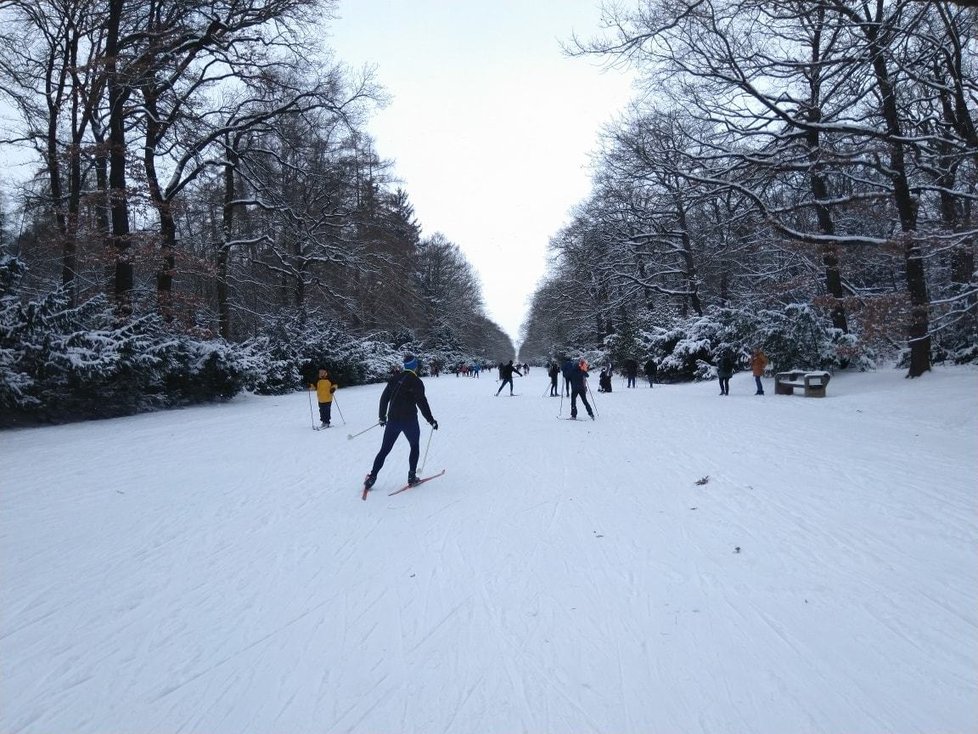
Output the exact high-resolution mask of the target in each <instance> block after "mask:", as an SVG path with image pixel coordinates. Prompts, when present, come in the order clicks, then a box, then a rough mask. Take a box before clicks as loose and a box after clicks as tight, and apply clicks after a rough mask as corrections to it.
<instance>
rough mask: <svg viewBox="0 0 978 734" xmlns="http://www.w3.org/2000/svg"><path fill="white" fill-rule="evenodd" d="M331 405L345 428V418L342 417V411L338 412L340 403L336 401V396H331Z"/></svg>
mask: <svg viewBox="0 0 978 734" xmlns="http://www.w3.org/2000/svg"><path fill="white" fill-rule="evenodd" d="M333 405H335V406H336V411H337V412H338V413H339V414H340V420H341V421H343V425H344V426H345V425H346V418H344V417H343V411H342V410H340V403H339V401H338V400H337V399H336V396H335V395H334V396H333Z"/></svg>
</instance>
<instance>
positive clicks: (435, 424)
mask: <svg viewBox="0 0 978 734" xmlns="http://www.w3.org/2000/svg"><path fill="white" fill-rule="evenodd" d="M431 427H432V428H433V429H435V430H436V431H437V430H438V421H431Z"/></svg>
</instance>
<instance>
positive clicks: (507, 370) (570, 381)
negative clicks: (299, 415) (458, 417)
mask: <svg viewBox="0 0 978 734" xmlns="http://www.w3.org/2000/svg"><path fill="white" fill-rule="evenodd" d="M767 365H768V359H767V355H765V354H764V351H763V350H762V349H761V348H760V347H756V348H755V349H754V351H753V353H752V355H751V359H750V366H751V372H752V374H753V376H754V380H755V383H756V385H757V392H755V393H754V394H755V395H763V394H764V386H763V384H762V382H761V376H762V375H763V374H764V369H765V368H766V367H767ZM588 367H589V365H588V363H587V361H586V360H585V359H584V358H583V357H582V358H580V359H577V360H575V359H573V358H571V357H567V358H566V359H565V360H564V362H563V364H562V365H561V366H560V367H559V368H558V367H557V362H556V361H553V362H551V363H550V364H549V365H548V367H547V375H548V376H549V378H550V395H551V396H552V397H557V379H558V377H559V376H560V375H563V377H564V386H565V390H566V391H567V394H569V396H570V399H571V418H572V419H576V418H577V401H578V399H580V401H581V404H582V405H583V406H584V409H585V410H586V411H587V414H588V416H590V418H591V420H594V417H595V416H594V409H593V408H592V407H591V404H590V403H589V402H588V399H587V378H588V376H589V373H588ZM716 369H717V378H718V379H719V382H720V394H721V395H729V394H730V378H731V376H732V375H733V371H734V361H733V356H732V355H731V353H730V352H729V351H724V352H722V353H721V354H720V355H719V357H718V359H717V363H716ZM656 371H657V368H656V364H655V362H654V361H653V360H652V359H649V360H648V361H647V362H646V363H645V366H644V372H645V375H646V377H647V378H648V381H649V387H652V385H653V383H654V380H655V375H656ZM514 374H517V375H520V376H521V377H522V376H523V372H522V371H521V370H520V368H519V366H518V365H514V364H513V360H509V362H508V363H507V364H505V365H504V364H502V363H500V366H499V377H500V384H499V389H498V390H496V395H497V396H498V395H499V393H501V392H502V390H503V388H504V387H506V385H507V384H508V385H509V394H510V395H513V394H514V393H513V375H514ZM637 375H638V362H637V361H636V360H634V359H628V360H626V362H625V376H626V378H627V386H628V387H635V380H636V377H637ZM599 384H600V386H599V388H598V389H599V392H611V369H610V368H605V369H603V370H602V371H601V376H600V378H599ZM309 387H310V389H311V390H312V389H314V390H315V391H316V399H317V401H318V403H319V418H320V427H321V428H326V427H328V426H329V425H330V420H331V409H332V404H333V395H334V393H335V392H336V388H337V387H338V385H337V384H336V383H335V382H334V381H333V380H332V379H331V378H330V375H329V371H328V370H326V369H321V370H319V374H318V379H317V380H316V382H315V384H313V385H310V386H309ZM419 411H420V413H421V415H422V416H424V419H425V420H426V421H427V422H428V424H429V425H430V426H431V428H432V429H433V430H436V431H437V430H438V421H437V420H435V418H434V416H433V415H432V413H431V407H430V406H429V405H428V399H427V398H426V397H425V388H424V382H422V380H421V378H420V377H419V376H418V359H417V357H415V356H414V355H413V354H406V355H405V356H404V359H403V364H402V369H400V370H398V371H396V372H395V373H394V375H393V376H392V377H391V378H390V379H389V380H388V381H387V385H386V386H385V387H384V391H383V393H381V396H380V406H379V411H378V424H379V425H380V426H383V427H384V437H383V440H382V441H381V445H380V450H379V451H378V452H377V455H376V456H375V457H374V462H373V465H372V466H371V468H370V471H369V472H368V473H367V476H366V477H365V478H364V480H363V485H364V490H365V491H366V490H369V489H370V488H371V487H373V486H374V484H375V483H376V481H377V475H378V474H379V473H380V470H381V469H382V468H383V466H384V462H385V461H386V459H387V455H388V454H390V452H391V450H392V449H393V448H394V444H395V442H396V441H397V439H398V437H399V436H400V435H401V434H402V433H403V434H404V437H405V438H406V439H407V441H408V444H409V446H410V450H409V453H408V485H409V486H414V485H415V484H417V483H418V482H419V481H420V479H419V478H418V476H417V468H418V459H419V457H420V453H421V451H420V436H421V428H420V425H419V423H418V412H419Z"/></svg>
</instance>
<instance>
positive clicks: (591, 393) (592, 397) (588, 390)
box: [584, 382, 600, 415]
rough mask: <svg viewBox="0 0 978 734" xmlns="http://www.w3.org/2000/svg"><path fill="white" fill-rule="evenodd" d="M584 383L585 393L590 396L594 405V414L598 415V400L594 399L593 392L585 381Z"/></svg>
mask: <svg viewBox="0 0 978 734" xmlns="http://www.w3.org/2000/svg"><path fill="white" fill-rule="evenodd" d="M584 385H585V386H586V387H587V394H588V395H590V396H591V404H592V405H593V406H594V414H595V415H600V414H599V413H598V401H597V400H595V399H594V393H593V392H591V386H590V385H588V384H587V383H586V382H585V383H584Z"/></svg>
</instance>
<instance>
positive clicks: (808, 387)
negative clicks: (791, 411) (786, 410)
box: [774, 370, 832, 398]
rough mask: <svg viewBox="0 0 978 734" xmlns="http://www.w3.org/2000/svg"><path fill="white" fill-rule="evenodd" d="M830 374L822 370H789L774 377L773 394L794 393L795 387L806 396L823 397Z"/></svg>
mask: <svg viewBox="0 0 978 734" xmlns="http://www.w3.org/2000/svg"><path fill="white" fill-rule="evenodd" d="M831 379H832V375H830V374H829V373H828V372H823V371H808V370H789V371H788V372H778V374H777V375H775V377H774V394H775V395H794V392H795V388H798V389H801V390H804V391H805V397H806V398H824V397H825V388H826V387H827V386H828V384H829V380H831Z"/></svg>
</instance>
